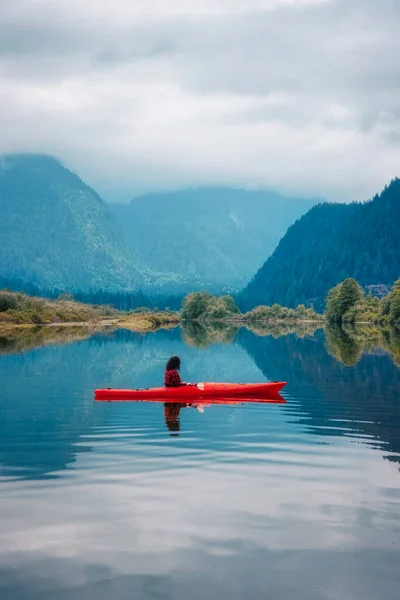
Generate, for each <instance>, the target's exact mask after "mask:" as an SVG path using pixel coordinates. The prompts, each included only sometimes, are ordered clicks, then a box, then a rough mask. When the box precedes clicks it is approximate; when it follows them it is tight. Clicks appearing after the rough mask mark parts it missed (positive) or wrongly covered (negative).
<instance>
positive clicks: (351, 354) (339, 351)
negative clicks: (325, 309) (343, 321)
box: [326, 325, 364, 367]
mask: <svg viewBox="0 0 400 600" xmlns="http://www.w3.org/2000/svg"><path fill="white" fill-rule="evenodd" d="M326 347H327V350H328V352H329V354H330V355H331V356H333V357H334V358H336V359H337V360H340V362H342V363H343V364H344V365H346V367H353V366H354V365H355V364H356V363H357V362H358V361H359V360H360V358H361V355H362V353H363V350H364V343H363V342H362V341H360V340H358V339H356V338H355V337H353V336H351V335H349V333H348V332H347V331H345V330H344V329H343V328H342V327H340V326H339V325H329V326H327V327H326Z"/></svg>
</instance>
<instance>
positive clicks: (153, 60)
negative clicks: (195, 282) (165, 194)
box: [0, 0, 400, 201]
mask: <svg viewBox="0 0 400 600" xmlns="http://www.w3.org/2000/svg"><path fill="white" fill-rule="evenodd" d="M399 25H400V9H399V7H398V6H396V5H395V3H393V2H391V1H390V0H383V1H382V2H380V3H377V2H372V0H363V1H361V0H347V1H345V0H330V1H329V0H309V1H307V0H304V1H300V0H298V1H295V0H287V1H279V2H278V1H277V0H253V1H251V0H236V1H232V0H229V1H228V0H216V1H215V0H214V1H212V0H201V1H199V2H196V3H193V2H191V1H189V0H181V1H177V0H175V1H174V2H172V1H169V0H164V1H163V0H158V1H156V0H154V1H149V0H146V1H144V0H143V1H137V2H135V3H131V2H128V0H119V1H117V2H114V3H110V2H109V1H108V0H88V1H87V2H85V3H83V4H82V3H77V2H75V3H74V2H70V1H69V2H67V1H66V0H64V1H61V2H57V3H54V4H53V3H51V4H50V3H48V2H45V1H39V0H13V1H12V2H8V1H5V2H4V0H3V6H2V12H1V15H0V130H1V132H2V135H1V137H0V151H1V152H12V151H40V152H47V153H50V154H55V155H56V156H58V157H59V158H61V159H62V160H63V161H64V162H65V163H66V164H67V166H69V167H71V168H73V169H74V170H76V171H78V172H79V173H80V174H81V175H82V177H83V178H85V179H86V180H87V181H88V182H89V183H91V184H92V185H94V186H95V187H96V188H97V189H98V190H99V191H100V192H101V193H103V195H105V196H106V197H107V198H109V199H119V198H124V199H129V198H130V197H132V196H133V195H135V194H139V193H142V192H145V191H149V190H155V189H162V188H171V187H182V186H187V185H201V184H231V185H243V186H252V187H257V186H258V187H270V188H274V189H276V190H279V191H283V192H288V193H295V194H303V195H315V196H319V197H326V198H328V199H333V200H345V201H347V200H353V199H365V198H367V197H369V196H371V195H372V194H373V193H375V192H376V191H379V189H380V188H381V187H382V186H383V185H384V184H385V183H387V182H388V181H389V180H390V179H391V178H392V177H394V176H395V175H398V174H399V171H400V166H399V165H400V114H399V110H398V106H399V105H400V67H399V60H398V56H399V55H400V42H399V36H398V30H399Z"/></svg>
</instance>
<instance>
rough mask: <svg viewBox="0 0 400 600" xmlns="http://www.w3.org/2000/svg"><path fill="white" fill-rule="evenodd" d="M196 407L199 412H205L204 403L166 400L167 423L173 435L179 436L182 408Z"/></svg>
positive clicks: (165, 414) (165, 413)
mask: <svg viewBox="0 0 400 600" xmlns="http://www.w3.org/2000/svg"><path fill="white" fill-rule="evenodd" d="M189 407H191V408H195V409H196V410H198V412H200V413H203V412H204V405H203V404H191V403H190V404H186V403H184V402H164V416H165V424H166V426H167V427H168V429H169V431H170V432H171V435H172V436H174V435H175V436H178V435H179V432H180V430H181V425H180V420H179V413H180V412H181V408H189Z"/></svg>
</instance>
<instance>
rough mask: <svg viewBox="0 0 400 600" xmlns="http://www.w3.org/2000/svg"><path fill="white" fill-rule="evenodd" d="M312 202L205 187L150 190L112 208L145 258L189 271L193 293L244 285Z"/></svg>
mask: <svg viewBox="0 0 400 600" xmlns="http://www.w3.org/2000/svg"><path fill="white" fill-rule="evenodd" d="M313 203H314V202H313V201H312V200H305V199H301V198H286V197H282V196H279V195H277V194H274V193H272V192H268V191H249V190H243V189H234V188H218V187H209V188H207V187H205V188H199V189H193V190H183V191H178V192H168V193H160V194H150V195H147V196H143V197H141V198H136V199H134V200H133V201H132V202H131V203H130V204H129V205H115V204H114V205H113V204H110V209H111V211H112V212H113V213H114V215H115V217H116V218H117V220H118V222H119V225H120V227H121V228H122V229H123V231H124V234H125V238H126V241H127V242H128V243H130V244H131V245H132V248H134V249H135V252H136V253H137V254H138V256H139V258H140V260H141V261H143V262H145V263H146V264H147V265H148V266H149V267H150V268H151V269H153V270H155V271H158V272H163V271H170V272H171V271H172V272H173V273H175V274H177V275H184V276H185V277H186V278H187V280H188V284H189V288H190V291H193V290H195V289H208V290H209V291H216V292H220V291H223V290H231V289H235V288H236V289H240V288H241V287H243V285H245V283H246V282H247V281H248V280H249V277H250V276H251V274H252V273H253V272H254V271H255V270H256V269H257V268H259V267H260V265H261V264H262V263H263V260H264V259H265V256H268V254H269V253H271V252H272V251H273V249H274V248H275V247H276V245H277V243H278V242H279V240H280V238H281V237H282V235H283V234H284V232H285V231H286V229H287V227H288V226H289V225H290V224H291V223H293V221H294V220H295V219H297V218H298V217H299V216H301V215H302V214H304V213H305V212H306V211H307V210H308V209H309V208H310V207H311V206H312V205H313Z"/></svg>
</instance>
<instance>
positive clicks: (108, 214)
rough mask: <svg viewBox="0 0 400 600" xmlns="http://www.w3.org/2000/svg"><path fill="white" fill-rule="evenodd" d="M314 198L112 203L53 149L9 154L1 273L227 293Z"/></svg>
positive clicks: (83, 285)
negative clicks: (53, 153)
mask: <svg viewBox="0 0 400 600" xmlns="http://www.w3.org/2000/svg"><path fill="white" fill-rule="evenodd" d="M311 205H312V201H311V200H302V199H288V198H284V197H281V196H279V195H277V194H273V193H272V192H267V191H264V192H262V191H257V192H251V191H246V190H240V189H230V188H204V189H197V190H186V191H185V190H184V191H180V192H168V193H165V194H152V195H148V196H146V197H142V198H137V199H135V200H133V201H132V203H131V204H130V205H111V204H106V203H105V202H104V201H103V200H102V199H101V198H100V196H99V195H98V194H97V193H96V192H95V191H94V190H93V189H92V188H91V187H90V186H88V185H86V184H85V183H84V182H83V181H82V180H81V179H80V177H79V176H78V175H76V174H74V173H72V172H71V171H70V170H69V169H67V168H65V167H64V166H62V164H61V163H60V162H59V161H58V160H56V159H55V158H53V157H49V156H46V155H40V154H19V155H6V156H3V157H1V158H0V242H1V245H0V273H1V275H2V276H3V277H4V278H9V279H18V280H22V281H26V282H30V283H33V284H35V285H38V286H39V287H41V288H47V289H61V290H68V291H74V290H78V289H79V290H90V289H92V290H93V289H99V288H102V289H107V290H115V291H121V290H126V291H134V290H139V289H144V290H152V291H166V292H168V293H169V292H171V291H179V292H186V291H193V290H195V289H207V288H209V289H210V290H212V291H225V290H228V289H234V288H237V287H240V285H243V283H244V282H245V281H246V280H247V279H248V276H249V274H250V273H251V272H252V271H254V270H255V269H256V268H257V267H258V266H259V265H260V264H262V261H263V260H264V259H265V256H266V255H268V254H269V252H270V251H272V249H273V247H274V246H275V244H276V243H277V241H278V240H279V238H280V237H281V235H283V233H284V232H285V230H286V228H287V226H288V225H289V224H290V223H291V222H292V221H293V220H294V218H296V217H298V216H300V215H301V214H302V213H303V212H304V211H305V210H307V208H309V207H310V206H311ZM117 221H118V222H117Z"/></svg>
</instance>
